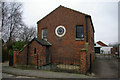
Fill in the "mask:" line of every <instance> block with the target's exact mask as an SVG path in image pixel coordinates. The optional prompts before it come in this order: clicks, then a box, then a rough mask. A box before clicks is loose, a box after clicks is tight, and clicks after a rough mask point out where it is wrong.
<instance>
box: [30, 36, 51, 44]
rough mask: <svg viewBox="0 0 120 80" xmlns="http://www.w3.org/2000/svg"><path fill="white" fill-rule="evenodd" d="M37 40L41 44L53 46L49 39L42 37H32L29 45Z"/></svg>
mask: <svg viewBox="0 0 120 80" xmlns="http://www.w3.org/2000/svg"><path fill="white" fill-rule="evenodd" d="M34 40H35V41H37V42H38V43H39V44H40V45H42V46H51V45H52V44H51V43H49V42H48V41H45V40H43V39H40V38H34V39H32V40H31V41H30V42H29V43H28V45H29V44H30V43H31V42H32V41H34Z"/></svg>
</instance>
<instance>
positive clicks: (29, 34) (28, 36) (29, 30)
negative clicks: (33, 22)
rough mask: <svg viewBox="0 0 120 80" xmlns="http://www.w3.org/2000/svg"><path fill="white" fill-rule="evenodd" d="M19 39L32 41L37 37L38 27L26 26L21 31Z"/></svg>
mask: <svg viewBox="0 0 120 80" xmlns="http://www.w3.org/2000/svg"><path fill="white" fill-rule="evenodd" d="M21 32H22V33H21V34H20V37H19V39H20V40H21V41H26V42H28V41H30V40H32V39H33V38H34V37H36V28H35V27H24V28H23V29H22V31H21Z"/></svg>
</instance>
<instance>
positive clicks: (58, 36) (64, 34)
mask: <svg viewBox="0 0 120 80" xmlns="http://www.w3.org/2000/svg"><path fill="white" fill-rule="evenodd" d="M60 27H62V28H63V29H64V33H63V34H62V35H59V34H58V33H57V30H58V28H60ZM65 33H66V29H65V27H64V26H58V27H57V28H56V29H55V34H56V35H57V36H58V37H63V36H64V35H65Z"/></svg>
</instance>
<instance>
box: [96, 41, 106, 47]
mask: <svg viewBox="0 0 120 80" xmlns="http://www.w3.org/2000/svg"><path fill="white" fill-rule="evenodd" d="M96 43H97V44H99V45H101V46H107V45H106V44H105V43H103V42H102V41H98V42H96Z"/></svg>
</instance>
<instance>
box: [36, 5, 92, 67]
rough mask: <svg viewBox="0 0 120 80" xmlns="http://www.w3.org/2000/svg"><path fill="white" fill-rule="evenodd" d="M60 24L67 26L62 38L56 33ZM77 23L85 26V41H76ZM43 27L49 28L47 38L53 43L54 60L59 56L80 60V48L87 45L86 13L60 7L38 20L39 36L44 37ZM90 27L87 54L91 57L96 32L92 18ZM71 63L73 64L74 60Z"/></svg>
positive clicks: (51, 49)
mask: <svg viewBox="0 0 120 80" xmlns="http://www.w3.org/2000/svg"><path fill="white" fill-rule="evenodd" d="M59 25H62V26H64V27H65V28H66V34H65V35H64V36H63V37H62V38H58V37H57V36H56V34H55V29H56V27H57V26H59ZM76 25H83V26H84V40H83V41H76ZM42 28H47V40H48V41H49V42H50V43H51V44H52V46H51V47H50V53H51V54H52V58H53V61H54V62H56V61H57V60H56V58H57V57H58V58H59V57H62V58H71V59H72V58H75V59H78V60H80V56H81V53H80V50H81V49H82V48H84V47H85V43H86V31H85V30H86V20H85V15H83V14H80V13H78V12H75V11H72V10H70V9H66V8H63V7H59V8H58V9H56V10H55V11H53V12H52V13H51V14H49V15H48V16H47V17H45V18H43V19H42V20H41V21H39V22H38V34H37V36H38V38H42V34H41V30H42ZM88 28H89V29H88V30H89V31H88V34H89V35H88V36H89V37H88V39H89V46H88V47H89V48H88V53H87V55H88V59H89V54H90V53H91V54H92V51H94V32H93V28H92V25H91V24H90V19H88ZM92 55H93V54H92ZM92 59H93V57H92ZM88 63H89V60H88ZM70 64H72V62H71V63H70ZM88 66H89V64H88Z"/></svg>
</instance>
